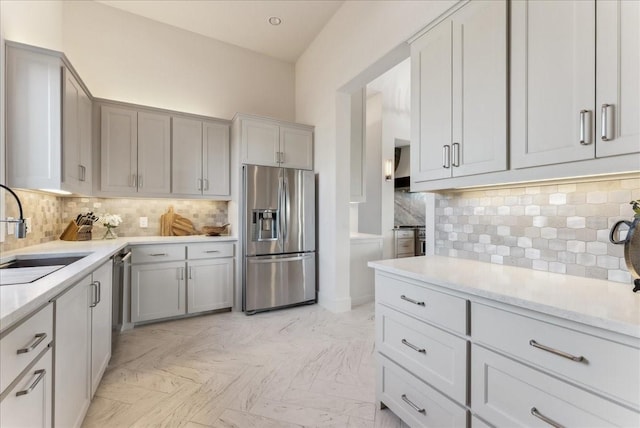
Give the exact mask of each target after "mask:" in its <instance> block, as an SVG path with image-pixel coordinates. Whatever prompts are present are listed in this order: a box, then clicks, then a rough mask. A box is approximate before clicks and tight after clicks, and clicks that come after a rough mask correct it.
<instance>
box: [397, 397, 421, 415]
mask: <svg viewBox="0 0 640 428" xmlns="http://www.w3.org/2000/svg"><path fill="white" fill-rule="evenodd" d="M401 398H402V401H404V402H405V403H407V404H408V405H409V406H411V408H412V409H413V410H415V411H416V412H418V413H422V414H425V415H426V414H427V411H426V410H425V409H424V407H423V408H422V409H421V408H420V407H418V406H416V405H415V404H413V402H412V401H411V400H409V399H408V398H407V394H402V397H401Z"/></svg>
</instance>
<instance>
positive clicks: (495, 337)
mask: <svg viewBox="0 0 640 428" xmlns="http://www.w3.org/2000/svg"><path fill="white" fill-rule="evenodd" d="M471 318H472V326H473V337H474V339H475V342H476V343H482V344H486V345H487V346H489V347H492V348H495V349H496V350H499V351H502V352H504V353H507V354H509V355H511V356H513V357H515V358H516V359H517V360H519V361H525V362H528V363H531V364H535V365H537V366H539V367H541V368H543V369H545V370H548V371H551V372H554V373H556V374H558V375H560V376H563V377H566V378H569V379H571V380H574V381H576V382H579V383H581V384H583V385H586V386H588V387H589V388H591V389H594V390H597V391H600V392H603V393H605V394H609V395H611V396H613V397H616V398H618V399H621V400H624V401H626V402H627V403H630V404H632V405H633V406H634V407H636V408H639V407H640V388H638V379H640V350H639V349H638V348H637V347H633V346H629V345H626V344H622V343H619V342H615V341H612V340H607V339H605V338H602V337H598V336H593V335H590V334H587V333H584V332H580V331H576V330H572V329H569V328H565V327H561V326H559V325H557V324H551V323H550V322H545V321H542V320H540V319H535V318H530V317H528V316H525V315H519V314H516V313H513V312H508V311H505V310H502V309H498V308H494V307H490V306H486V305H482V304H477V303H474V304H473V306H472V308H471Z"/></svg>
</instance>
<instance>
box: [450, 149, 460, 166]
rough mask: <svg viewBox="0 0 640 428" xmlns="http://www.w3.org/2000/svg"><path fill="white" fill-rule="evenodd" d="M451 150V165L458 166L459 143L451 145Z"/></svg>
mask: <svg viewBox="0 0 640 428" xmlns="http://www.w3.org/2000/svg"><path fill="white" fill-rule="evenodd" d="M451 148H452V150H453V156H452V157H453V162H452V163H451V164H452V165H453V166H460V143H453V144H452V145H451Z"/></svg>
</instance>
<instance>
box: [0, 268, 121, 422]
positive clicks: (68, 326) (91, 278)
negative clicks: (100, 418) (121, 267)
mask: <svg viewBox="0 0 640 428" xmlns="http://www.w3.org/2000/svg"><path fill="white" fill-rule="evenodd" d="M111 271H112V262H111V261H109V262H107V263H105V264H103V265H102V266H101V267H99V268H98V269H96V270H95V271H94V272H93V273H92V274H91V275H87V276H86V277H84V278H83V279H82V280H80V281H79V282H77V283H76V284H75V285H73V286H72V287H70V288H69V289H67V290H66V291H65V292H64V293H63V294H61V295H60V296H58V297H56V298H55V299H54V307H55V348H54V352H55V362H54V365H55V384H54V426H56V427H64V428H75V427H79V426H80V425H81V424H82V421H83V420H84V417H85V415H86V413H87V410H88V409H89V404H91V398H92V396H93V393H94V392H95V389H96V388H97V386H98V384H99V383H100V380H101V379H102V375H103V374H104V370H105V368H106V366H107V364H108V363H109V359H110V357H111ZM3 426H4V425H3ZM9 426H10V425H9ZM26 426H28V425H26Z"/></svg>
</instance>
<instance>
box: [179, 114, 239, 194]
mask: <svg viewBox="0 0 640 428" xmlns="http://www.w3.org/2000/svg"><path fill="white" fill-rule="evenodd" d="M171 139H172V153H171V159H172V162H173V167H172V172H171V176H172V180H171V182H172V184H171V193H172V194H174V195H175V194H177V195H189V196H199V195H204V196H226V197H228V196H229V195H230V182H229V180H230V169H229V165H230V162H231V157H230V156H231V153H230V144H229V126H228V125H227V124H226V123H216V122H203V121H201V120H196V119H187V118H182V117H173V118H172V128H171Z"/></svg>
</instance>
